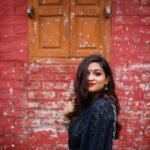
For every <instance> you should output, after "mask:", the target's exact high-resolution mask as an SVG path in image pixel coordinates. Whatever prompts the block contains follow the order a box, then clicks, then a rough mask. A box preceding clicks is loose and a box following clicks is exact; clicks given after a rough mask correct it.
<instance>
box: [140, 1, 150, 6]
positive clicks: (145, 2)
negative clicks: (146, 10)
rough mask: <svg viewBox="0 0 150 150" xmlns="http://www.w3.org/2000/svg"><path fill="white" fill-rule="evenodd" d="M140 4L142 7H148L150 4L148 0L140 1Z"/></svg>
mask: <svg viewBox="0 0 150 150" xmlns="http://www.w3.org/2000/svg"><path fill="white" fill-rule="evenodd" d="M140 2H141V4H142V5H148V4H150V1H149V0H140Z"/></svg>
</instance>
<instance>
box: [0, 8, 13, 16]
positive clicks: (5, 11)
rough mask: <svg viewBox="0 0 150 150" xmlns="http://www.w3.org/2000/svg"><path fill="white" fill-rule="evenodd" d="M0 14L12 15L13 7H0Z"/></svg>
mask: <svg viewBox="0 0 150 150" xmlns="http://www.w3.org/2000/svg"><path fill="white" fill-rule="evenodd" d="M0 15H1V16H10V15H14V7H13V6H11V5H10V6H5V7H4V6H3V7H1V9H0Z"/></svg>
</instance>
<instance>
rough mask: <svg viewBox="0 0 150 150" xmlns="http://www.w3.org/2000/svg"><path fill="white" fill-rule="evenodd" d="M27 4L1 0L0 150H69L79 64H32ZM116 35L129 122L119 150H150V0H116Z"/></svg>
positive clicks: (117, 73) (114, 55) (124, 118)
mask: <svg viewBox="0 0 150 150" xmlns="http://www.w3.org/2000/svg"><path fill="white" fill-rule="evenodd" d="M26 7H27V1H26V0H22V1H20V0H13V1H12V0H7V1H0V149H15V150H27V149H30V150H32V149H33V150H34V149H40V150H42V149H43V150H46V149H48V150H54V149H55V150H67V149H68V148H67V132H66V129H65V128H64V127H63V125H62V109H63V107H64V104H65V103H66V101H67V98H68V96H69V93H70V91H71V88H72V83H73V78H74V73H75V70H76V67H77V66H76V65H73V64H67V65H66V64H58V63H57V64H55V63H48V62H45V63H32V64H30V63H29V61H28V60H29V58H28V42H27V35H28V33H27V32H28V24H27V16H26V12H25V10H26ZM111 39H112V42H111V55H110V56H111V66H112V68H113V72H114V77H115V81H116V85H117V92H118V95H119V98H120V103H121V113H120V118H119V120H120V122H121V123H122V125H123V130H122V132H121V136H120V139H119V140H117V141H115V144H114V148H113V149H114V150H149V149H150V128H149V127H150V122H149V120H150V112H149V110H150V59H149V58H150V2H149V0H125V1H122V0H112V38H111Z"/></svg>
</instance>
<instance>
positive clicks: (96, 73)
mask: <svg viewBox="0 0 150 150" xmlns="http://www.w3.org/2000/svg"><path fill="white" fill-rule="evenodd" d="M94 74H95V75H96V76H100V75H101V74H102V73H101V72H95V73H94Z"/></svg>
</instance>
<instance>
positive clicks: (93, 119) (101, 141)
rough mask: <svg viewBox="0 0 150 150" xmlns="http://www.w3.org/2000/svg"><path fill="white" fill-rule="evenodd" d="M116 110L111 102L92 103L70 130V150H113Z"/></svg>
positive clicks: (70, 126)
mask: <svg viewBox="0 0 150 150" xmlns="http://www.w3.org/2000/svg"><path fill="white" fill-rule="evenodd" d="M115 122H116V109H115V106H114V104H113V103H112V102H111V101H110V100H106V99H103V98H100V99H98V100H96V101H94V102H92V103H91V105H90V106H89V107H88V108H87V109H86V110H85V111H83V112H82V113H81V114H80V116H79V117H78V118H77V119H76V120H74V121H73V122H72V123H71V124H70V125H69V129H68V134H69V149H70V150H112V144H113V139H114V136H115V130H116V127H115Z"/></svg>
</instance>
